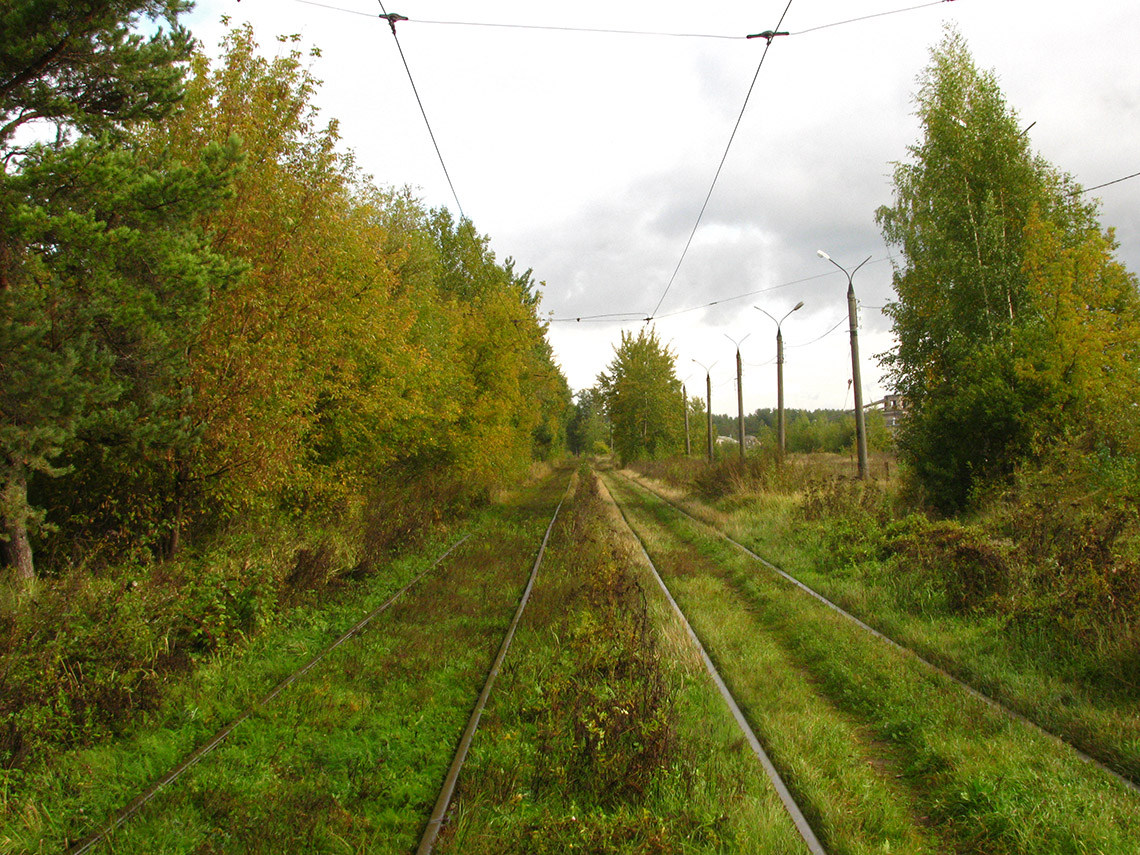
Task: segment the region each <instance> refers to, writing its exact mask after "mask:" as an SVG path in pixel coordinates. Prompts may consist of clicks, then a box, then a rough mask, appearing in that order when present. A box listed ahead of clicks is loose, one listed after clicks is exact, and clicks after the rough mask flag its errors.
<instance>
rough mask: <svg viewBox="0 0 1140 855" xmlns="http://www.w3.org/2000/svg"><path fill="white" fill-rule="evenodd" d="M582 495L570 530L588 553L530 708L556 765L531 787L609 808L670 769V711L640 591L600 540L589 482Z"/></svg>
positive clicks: (544, 768)
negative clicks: (561, 638)
mask: <svg viewBox="0 0 1140 855" xmlns="http://www.w3.org/2000/svg"><path fill="white" fill-rule="evenodd" d="M579 490H580V493H583V492H584V493H585V495H582V496H580V497H579V498H578V500H577V501H576V502H575V505H574V510H573V523H572V529H573V532H574V541H575V542H576V543H580V544H584V545H585V546H586V548H584V549H582V550H580V551H579V553H578V559H577V561H576V562H575V564H576V566H575V567H574V568H573V572H574V573H575V577H576V579H577V580H578V582H577V587H576V589H575V590H574V591H573V595H572V596H573V599H572V600H571V602H570V603H567V606H568V610H567V613H566V619H565V629H564V632H565V638H566V642H565V644H564V645H563V646H562V647H561V649H560V651H559V661H558V662H557V663H556V665H555V667H553V668H552V669H551V671H550V674H551V676H550V678H549V679H548V681H547V683H546V685H545V686H544V687H543V695H542V701H541V703H540V705H539V707H538V709H537V710H535V716H536V721H537V731H538V741H539V749H540V754H541V755H543V756H546V757H549V758H560V759H559V760H557V762H547V763H543V764H540V765H539V766H538V768H537V769H536V781H535V788H536V789H538V788H545V787H551V786H553V787H556V788H557V789H559V790H562V791H565V792H568V793H570V794H571V795H572V796H573V797H574V798H580V799H582V800H584V801H587V802H588V803H592V804H598V805H600V806H603V807H613V806H614V805H617V804H619V803H631V802H632V803H637V801H638V800H640V799H642V798H644V796H645V795H646V793H647V791H648V789H649V787H650V784H651V782H652V780H653V777H654V774H655V772H656V771H657V770H658V769H659V768H660V767H662V766H664V765H665V764H667V762H668V760H669V757H670V755H671V752H672V750H673V744H674V740H675V719H676V711H675V709H674V705H673V700H672V696H671V692H670V690H669V687H668V686H667V684H666V682H665V679H664V675H663V672H662V670H661V666H660V663H659V661H658V649H657V642H656V637H655V635H654V633H653V631H652V627H651V624H650V620H649V613H648V609H647V606H646V601H645V594H644V592H643V591H642V589H641V587H640V585H639V584H638V582H637V581H636V580H635V579H634V578H633V577H632V576H631V575H630V574H629V573H628V572H626V571H625V570H623V569H622V565H621V561H620V556H618V555H616V554H615V552H614V548H613V546H612V545H611V544H609V543H607V542H606V541H605V540H604V539H603V538H601V537H600V536H599V534H598V533H599V532H600V531H603V530H604V529H603V527H604V525H605V522H604V520H603V518H602V516H601V513H602V512H601V505H600V500H599V498H598V495H597V482H596V479H595V478H594V477H592V476H591V477H590V478H588V479H586V480H584V482H583V484H582V486H581V487H580V488H579Z"/></svg>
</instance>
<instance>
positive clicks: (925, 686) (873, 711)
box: [614, 479, 1140, 855]
mask: <svg viewBox="0 0 1140 855" xmlns="http://www.w3.org/2000/svg"><path fill="white" fill-rule="evenodd" d="M614 484H615V486H616V489H617V494H618V495H619V496H620V497H621V498H622V499H623V500H625V501H627V502H629V504H630V507H631V509H633V512H634V518H635V520H636V521H637V522H636V527H637V528H639V530H640V531H639V533H640V534H642V536H643V537H645V538H646V540H647V542H648V543H649V549H650V553H651V554H652V555H653V556H654V560H655V561H658V567H659V569H661V570H662V572H663V573H665V574H666V579H667V581H669V583H670V584H671V585H675V586H676V589H677V590H676V591H675V596H676V597H677V599H678V600H679V601H680V603H681V605H682V607H683V608H686V610H687V612H688V613H689V615H690V620H692V622H693V623H694V626H695V628H696V629H697V632H698V633H699V634H701V635H702V637H703V638H704V639H705V642H706V646H708V647H709V648H710V652H711V654H712V655H713V657H714V659H719V661H720V663H721V666H722V673H724V674H725V677H726V679H727V680H728V682H729V684H730V686H733V688H734V691H735V692H736V693H737V697H738V699H739V700H740V701H741V704H742V706H743V707H745V709H746V712H747V713H748V714H749V715H750V717H751V718H752V720H753V721H754V724H755V725H756V726H757V731H758V733H759V734H760V735H761V739H762V740H766V741H767V743H768V745H769V746H770V753H771V754H772V755H773V759H774V761H775V762H776V764H777V766H779V767H780V768H781V769H784V770H787V775H786V779H787V780H788V783H789V785H790V786H791V787H792V789H793V790H794V791H796V792H797V794H798V795H799V796H800V797H801V798H802V802H801V804H802V805H803V807H804V810H805V813H808V815H809V817H811V816H812V814H813V813H814V814H815V815H816V816H818V817H819V818H820V824H819V827H818V828H817V831H819V832H820V833H821V836H823V837H824V843H825V845H826V846H827V847H828V849H829V851H830V852H834V853H857V852H882V851H906V852H914V851H923V850H922V849H919V848H918V847H917V844H915V843H906V842H905V841H903V840H896V839H894V837H893V835H894V834H895V833H897V832H895V831H892V830H891V827H890V826H889V825H887V824H885V823H884V824H883V826H882V830H881V831H875V829H874V825H875V822H876V821H877V820H876V818H877V817H879V816H883V817H884V819H885V818H887V816H888V813H887V811H888V807H889V805H890V804H891V803H892V801H893V804H894V805H896V808H897V807H898V806H905V807H906V808H907V810H908V812H909V814H910V822H911V826H912V828H911V833H912V834H914V835H917V836H918V837H919V838H921V839H925V840H926V841H927V846H928V847H929V848H928V849H927V851H931V849H932V850H933V851H952V852H961V853H974V852H985V853H993V854H994V855H998V854H999V853H1034V855H1042V853H1077V852H1096V853H1105V855H1107V854H1108V853H1113V854H1114V855H1115V853H1120V855H1124V853H1134V852H1135V851H1136V841H1137V840H1140V804H1138V802H1137V799H1136V797H1135V795H1134V794H1133V793H1131V792H1130V791H1128V790H1127V789H1126V788H1124V787H1123V786H1122V785H1120V784H1119V783H1117V782H1115V781H1113V780H1111V779H1110V778H1109V777H1108V776H1106V775H1105V774H1104V773H1102V772H1100V771H1099V770H1097V769H1095V768H1094V767H1091V766H1089V765H1087V764H1085V763H1083V762H1081V761H1080V760H1079V759H1078V758H1077V757H1076V756H1075V755H1073V753H1072V752H1071V751H1070V750H1068V749H1066V748H1064V747H1062V746H1058V745H1057V744H1056V743H1055V742H1053V741H1052V740H1050V739H1048V738H1046V737H1044V736H1042V735H1040V734H1039V733H1037V732H1035V731H1033V730H1031V729H1029V728H1027V727H1025V726H1024V725H1021V724H1018V723H1016V722H1013V721H1011V720H1010V719H1008V718H1007V717H1006V716H1004V715H1002V714H1001V713H998V712H996V711H994V710H992V709H991V708H989V707H987V706H986V705H984V704H982V703H981V702H980V701H977V700H975V699H973V698H971V697H969V696H968V695H966V694H965V693H963V692H962V691H961V689H960V688H958V687H956V686H954V685H953V684H952V683H951V682H950V681H948V680H946V679H945V678H942V677H939V676H937V675H935V674H934V673H933V672H931V671H930V670H929V669H927V668H925V667H924V666H922V665H921V664H920V663H917V662H916V661H914V660H913V659H911V658H909V657H906V656H905V655H904V654H902V653H900V652H898V651H895V650H893V649H892V648H890V647H889V646H887V645H885V644H883V643H882V642H881V641H879V640H878V639H875V638H873V637H872V636H870V635H869V634H868V633H866V632H864V631H863V630H861V629H859V628H857V627H856V626H854V625H853V624H851V623H850V622H848V621H846V620H845V619H843V618H841V617H840V616H838V615H835V614H834V613H833V612H831V611H830V610H827V609H825V608H824V607H823V606H822V605H820V604H818V603H816V602H815V601H814V600H812V599H810V598H808V597H807V596H805V595H803V594H802V593H800V592H798V591H796V590H795V589H794V588H792V587H791V586H790V585H789V584H787V583H786V582H783V581H782V580H779V579H778V578H777V577H775V576H774V575H773V574H771V573H770V572H768V571H767V570H765V569H763V568H762V567H760V566H759V565H758V564H757V563H756V562H755V561H754V560H752V559H749V558H747V557H745V556H744V555H743V554H742V553H740V552H739V551H738V550H736V549H734V548H733V547H731V546H730V545H728V544H727V543H725V542H724V541H723V540H721V539H720V538H718V537H715V536H713V535H710V534H709V533H708V531H707V529H704V528H703V527H699V526H697V525H695V524H693V523H691V522H689V521H687V520H684V519H682V518H681V517H679V516H678V515H677V514H676V512H675V511H674V510H672V509H670V508H668V507H667V506H665V505H664V504H663V503H662V502H661V501H660V500H659V499H656V498H653V497H651V496H649V495H648V494H646V493H644V492H643V491H641V490H637V489H634V488H632V487H630V486H629V485H628V483H624V482H621V481H619V480H617V479H615V480H614ZM731 615H747V619H746V620H739V621H738V620H737V619H736V618H734V619H733V620H729V617H730V616H731ZM738 622H739V623H740V630H739V632H737V633H734V632H733V631H731V630H730V629H729V628H727V627H728V626H729V624H732V623H738ZM825 725H826V727H825ZM843 725H845V726H846V728H847V731H848V733H847V736H846V737H844V736H843V733H842V726H843ZM831 727H835V728H837V730H836V733H835V736H834V737H830V736H828V734H827V733H826V730H827V729H828V728H831ZM829 745H830V747H828V746H829ZM844 751H846V754H847V759H846V761H844V760H843V759H842V754H843V752H844ZM844 763H846V764H847V766H849V767H850V768H856V767H858V768H862V769H865V770H867V771H868V772H870V773H871V775H870V777H869V778H867V779H866V780H867V784H866V789H863V790H860V789H859V787H858V783H857V781H855V780H849V781H848V782H847V783H844V784H842V785H841V784H840V782H839V779H838V778H837V777H836V776H837V775H838V774H840V773H841V769H840V767H841V766H842V765H843V764H844ZM888 846H889V847H890V848H889V849H888V848H886V847H888Z"/></svg>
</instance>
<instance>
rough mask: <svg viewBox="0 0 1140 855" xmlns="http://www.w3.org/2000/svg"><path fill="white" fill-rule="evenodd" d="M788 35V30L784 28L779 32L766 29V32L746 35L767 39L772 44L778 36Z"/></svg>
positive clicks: (750, 37) (751, 37) (752, 37)
mask: <svg viewBox="0 0 1140 855" xmlns="http://www.w3.org/2000/svg"><path fill="white" fill-rule="evenodd" d="M786 35H787V32H786V31H783V30H781V31H780V32H778V33H777V32H773V31H772V30H765V31H764V32H762V33H753V34H752V35H750V36H746V38H749V39H764V41H766V42H767V43H768V44H772V39H774V38H776V36H786Z"/></svg>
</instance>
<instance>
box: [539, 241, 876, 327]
mask: <svg viewBox="0 0 1140 855" xmlns="http://www.w3.org/2000/svg"><path fill="white" fill-rule="evenodd" d="M890 260H891V259H890V257H889V256H888V257H884V258H874V259H872V260H871V261H869V262H867V266H873V265H875V264H882V263H883V262H885V261H890ZM838 275H840V274H839V273H837V272H836V271H834V270H829V271H827V272H826V273H817V274H815V275H814V276H805V277H803V278H802V279H792V280H791V281H789V282H781V283H780V284H779V285H769V286H768V287H767V288H758V289H757V290H755V291H747V292H745V293H743V294H734V295H733V296H731V297H722V298H720V299H719V300H712V301H710V302H708V303H701V304H700V305H697V306H689V307H688V308H686V309H677V310H676V311H673V312H666V313H665V314H663V315H656V316H655V317H653V318H649V317H646V316H645V315H643V314H642V313H640V312H614V313H611V314H606V315H578V316H575V317H570V318H550V319H549V320H550V322H551V323H579V322H582V321H594V322H601V323H605V322H614V321H613V320H611V319H621V322H623V323H625V322H633V321H640V322H645V321H650V320H654V321H661V320H665V319H666V318H674V317H676V316H677V315H686V314H688V313H689V312H699V311H700V310H701V309H711V308H712V307H713V306H719V305H720V304H721V303H732V302H735V301H736V300H743V299H745V298H747V297H755V296H756V295H757V294H767V293H768V292H770V291H778V290H779V289H781V288H790V287H792V286H793V285H802V284H803V283H805V282H812V281H814V280H816V279H824V278H826V277H828V276H838ZM864 308H868V309H877V308H881V307H880V306H864Z"/></svg>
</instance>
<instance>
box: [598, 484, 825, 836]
mask: <svg viewBox="0 0 1140 855" xmlns="http://www.w3.org/2000/svg"><path fill="white" fill-rule="evenodd" d="M615 505H616V506H617V509H618V512H619V513H620V514H621V517H622V519H623V520H624V521H625V524H626V527H627V529H628V531H629V533H630V535H631V536H632V537H634V538H635V539H636V540H637V543H638V544H639V546H640V547H641V556H642V558H643V559H644V561H645V563H646V565H647V566H648V567H649V570H650V572H651V573H652V575H653V578H654V580H655V581H656V582H657V585H658V587H659V588H660V589H661V593H662V595H663V596H664V597H665V599H666V601H667V602H668V603H669V605H670V607H671V608H672V609H673V613H674V615H675V616H676V618H677V620H678V621H679V622H680V623H681V625H682V626H683V627H684V629H685V633H686V635H687V636H688V637H689V640H690V641H691V642H692V644H693V646H694V647H696V649H697V651H698V653H699V655H700V657H701V661H702V662H703V663H704V666H705V670H706V671H707V672H708V675H709V678H710V679H711V680H712V681H713V684H714V685H715V686H716V688H717V691H718V692H719V693H720V695H721V697H722V698H723V699H724V702H725V705H726V706H727V707H728V709H729V711H730V712H731V713H732V717H733V719H734V720H735V721H736V724H737V726H738V727H739V728H740V732H741V734H742V735H743V737H744V739H745V741H746V742H747V743H748V747H749V748H751V749H752V753H753V754H755V755H756V759H757V760H759V761H760V765H761V766H762V767H763V769H764V773H765V774H766V775H767V776H768V780H769V781H770V782H771V783H772V786H773V788H774V789H775V790H776V794H777V795H778V796H779V799H780V802H781V803H782V804H783V806H784V809H785V810H786V811H787V812H788V816H789V817H790V818H791V820H792V823H793V824H794V825H795V827H796V831H797V832H798V833H799V835H800V838H801V839H802V840H803V842H804V845H805V846H807V849H808V852H810V853H811V855H827V850H825V849H824V848H823V844H822V843H821V842H820V840H819V837H818V836H817V835H816V833H815V830H814V829H813V828H812V826H811V823H810V822H809V821H808V819H807V817H806V816H805V815H804V812H803V810H802V809H801V807H800V805H799V803H798V802H797V801H796V799H795V796H793V795H792V793H791V791H790V790H789V789H788V785H787V784H786V783H785V782H784V779H783V777H782V776H781V775H780V773H779V771H778V770H777V769H776V765H775V764H774V763H773V762H772V759H771V758H770V757H769V756H768V752H766V751H765V750H764V747H763V745H762V744H761V742H760V740H759V738H758V737H757V736H756V732H755V731H754V730H753V729H752V725H751V724H750V723H749V722H748V719H747V717H746V716H745V715H744V712H743V711H742V710H741V708H740V705H739V704H738V703H737V700H736V698H735V697H733V695H732V691H731V690H730V689H729V688H728V684H727V683H725V681H724V678H723V677H722V676H721V674H720V671H718V670H717V667H716V665H715V664H714V662H713V660H712V658H711V657H710V656H709V654H708V651H707V650H706V649H705V646H704V644H702V643H701V639H700V638H699V637H698V635H697V633H696V631H695V630H694V629H693V626H692V624H691V623H689V619H688V618H687V617H686V616H685V613H684V611H683V610H682V609H681V606H680V605H679V604H678V603H677V600H676V599H674V597H673V594H672V592H671V591H670V590H669V586H668V585H667V584H665V580H664V579H663V578H662V577H661V573H660V572H659V571H658V569H657V565H656V564H654V563H653V558H652V557H650V555H649V552H648V550H646V548H645V542H644V541H643V540H642V539H641V538H640V537H639V536H638V535H637V532H636V531H634V529H633V526H632V525H630V521H629V518H628V517H627V516H626V512H625V509H624V508H622V507H621V505H618V504H617V503H616V502H615Z"/></svg>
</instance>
